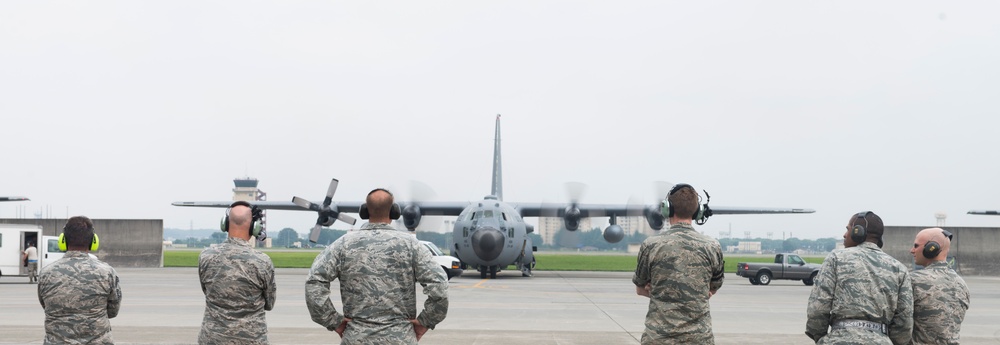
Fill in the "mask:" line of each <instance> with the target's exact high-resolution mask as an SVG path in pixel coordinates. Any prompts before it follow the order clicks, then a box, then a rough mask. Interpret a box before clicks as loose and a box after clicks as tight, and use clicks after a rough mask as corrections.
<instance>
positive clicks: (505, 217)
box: [500, 212, 507, 220]
mask: <svg viewBox="0 0 1000 345" xmlns="http://www.w3.org/2000/svg"><path fill="white" fill-rule="evenodd" d="M500 215H501V216H503V220H507V212H500Z"/></svg>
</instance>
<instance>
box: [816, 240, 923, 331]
mask: <svg viewBox="0 0 1000 345" xmlns="http://www.w3.org/2000/svg"><path fill="white" fill-rule="evenodd" d="M815 284H816V285H815V286H813V289H812V293H811V294H810V295H809V306H808V307H807V310H806V316H807V320H806V335H808V336H809V337H810V338H812V339H813V340H815V341H816V343H817V344H896V345H899V344H907V343H909V342H910V337H911V333H912V332H913V289H912V287H911V285H910V273H909V270H908V269H907V268H906V266H903V264H902V263H900V262H899V261H897V260H896V259H893V258H892V257H891V256H889V255H888V254H886V253H884V252H882V249H880V248H879V247H878V246H876V245H875V244H874V243H871V242H865V243H862V244H860V245H858V246H856V247H851V248H845V249H840V250H835V251H833V252H832V253H830V255H827V257H826V259H825V260H823V266H822V267H820V269H819V276H818V277H816V283H815ZM838 320H866V321H870V322H876V323H881V324H885V325H888V331H889V336H888V337H887V336H885V335H884V334H882V333H881V332H873V331H869V330H865V329H862V328H843V329H834V330H832V331H829V332H828V329H829V327H830V325H831V324H832V323H833V322H834V321H838Z"/></svg>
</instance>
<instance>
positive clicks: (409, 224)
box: [401, 204, 420, 230]
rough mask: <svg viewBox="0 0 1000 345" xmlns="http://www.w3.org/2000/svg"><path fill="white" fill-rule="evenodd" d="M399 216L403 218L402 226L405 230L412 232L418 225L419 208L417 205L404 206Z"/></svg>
mask: <svg viewBox="0 0 1000 345" xmlns="http://www.w3.org/2000/svg"><path fill="white" fill-rule="evenodd" d="M401 216H402V217H403V226H405V227H406V229H407V230H414V229H416V228H417V226H418V225H420V206H417V205H413V204H410V205H406V207H404V208H403V211H402V214H401Z"/></svg>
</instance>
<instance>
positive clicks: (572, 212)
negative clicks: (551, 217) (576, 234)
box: [563, 206, 581, 231]
mask: <svg viewBox="0 0 1000 345" xmlns="http://www.w3.org/2000/svg"><path fill="white" fill-rule="evenodd" d="M580 218H581V213H580V209H579V208H576V206H570V207H567V208H566V213H564V214H563V225H565V226H566V230H569V231H576V229H577V228H579V227H580Z"/></svg>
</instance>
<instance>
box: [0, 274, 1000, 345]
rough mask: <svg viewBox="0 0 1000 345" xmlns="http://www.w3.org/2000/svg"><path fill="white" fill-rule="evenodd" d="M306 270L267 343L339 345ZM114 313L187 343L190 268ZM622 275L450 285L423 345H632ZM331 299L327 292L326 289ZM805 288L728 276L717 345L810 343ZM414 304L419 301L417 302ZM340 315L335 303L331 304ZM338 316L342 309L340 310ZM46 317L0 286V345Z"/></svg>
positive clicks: (141, 331)
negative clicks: (308, 289) (317, 310)
mask: <svg viewBox="0 0 1000 345" xmlns="http://www.w3.org/2000/svg"><path fill="white" fill-rule="evenodd" d="M306 272H307V270H306V269H278V270H277V276H278V277H277V279H278V300H277V302H276V303H275V308H274V310H273V311H270V312H268V313H267V321H268V332H269V338H270V341H271V343H272V344H331V343H338V342H339V337H337V335H336V333H332V332H328V331H327V330H326V329H324V328H322V327H320V326H319V325H316V324H314V323H313V322H312V321H311V320H310V319H309V313H308V311H307V310H306V306H305V299H304V295H305V294H304V289H303V286H304V283H305V279H306ZM118 273H119V276H120V277H121V281H122V294H123V303H122V309H121V312H120V313H119V315H118V317H117V318H114V319H112V320H111V324H112V329H113V335H114V339H115V340H116V343H118V344H194V343H196V342H197V335H198V331H199V329H200V326H201V319H202V312H203V310H204V303H205V302H204V296H203V295H202V292H201V289H200V287H199V284H198V275H197V269H196V268H159V269H120V270H118ZM631 277H632V274H631V273H621V272H544V271H543V272H536V275H535V276H534V277H532V278H522V277H521V276H520V273H519V272H509V271H508V272H501V273H500V274H499V276H498V277H497V279H495V280H484V279H479V276H478V274H477V273H476V272H470V273H467V274H466V275H464V276H462V277H456V278H453V279H452V280H451V283H450V289H449V298H450V305H451V307H450V309H449V312H448V317H447V319H445V321H444V322H442V323H441V324H440V325H438V327H437V329H436V330H433V331H430V332H428V333H427V335H425V336H424V338H423V340H422V341H421V342H420V343H421V344H442V345H458V344H461V345H469V344H483V345H487V344H498V345H500V344H502V345H511V344H533V345H545V344H552V345H555V344H595V345H596V344H602V345H603V344H638V343H639V341H638V339H639V337H640V335H641V334H642V331H643V320H644V318H645V315H646V308H647V301H648V300H647V299H645V298H643V297H640V296H636V295H635V288H634V286H633V285H632V282H631ZM965 279H966V282H967V283H968V284H969V288H970V290H971V292H972V307H971V308H970V309H969V311H968V313H967V314H966V318H965V322H964V323H963V324H962V343H963V344H1000V278H995V277H965ZM334 289H335V291H336V287H334ZM810 289H811V287H807V286H804V285H803V284H802V283H801V282H797V281H780V280H779V281H774V282H773V283H771V285H769V286H753V285H750V283H749V282H748V281H747V280H746V279H743V278H739V277H737V276H735V275H732V274H729V275H727V276H726V283H725V285H724V286H723V288H722V290H720V291H719V293H718V294H717V295H715V297H713V298H712V300H711V305H712V319H713V328H714V332H715V336H716V343H718V344H812V341H811V340H810V339H809V338H808V337H806V336H805V335H804V334H803V332H804V331H805V311H806V301H807V300H808V298H809V292H810ZM421 296H422V295H421ZM335 304H337V307H338V309H340V303H339V300H338V301H335ZM341 310H342V309H341ZM43 322H44V313H43V311H42V308H41V306H40V305H39V303H38V298H37V292H36V286H35V285H31V284H27V278H20V277H4V278H0V344H40V343H41V342H42V337H43V336H44V330H43V327H42V325H43Z"/></svg>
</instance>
